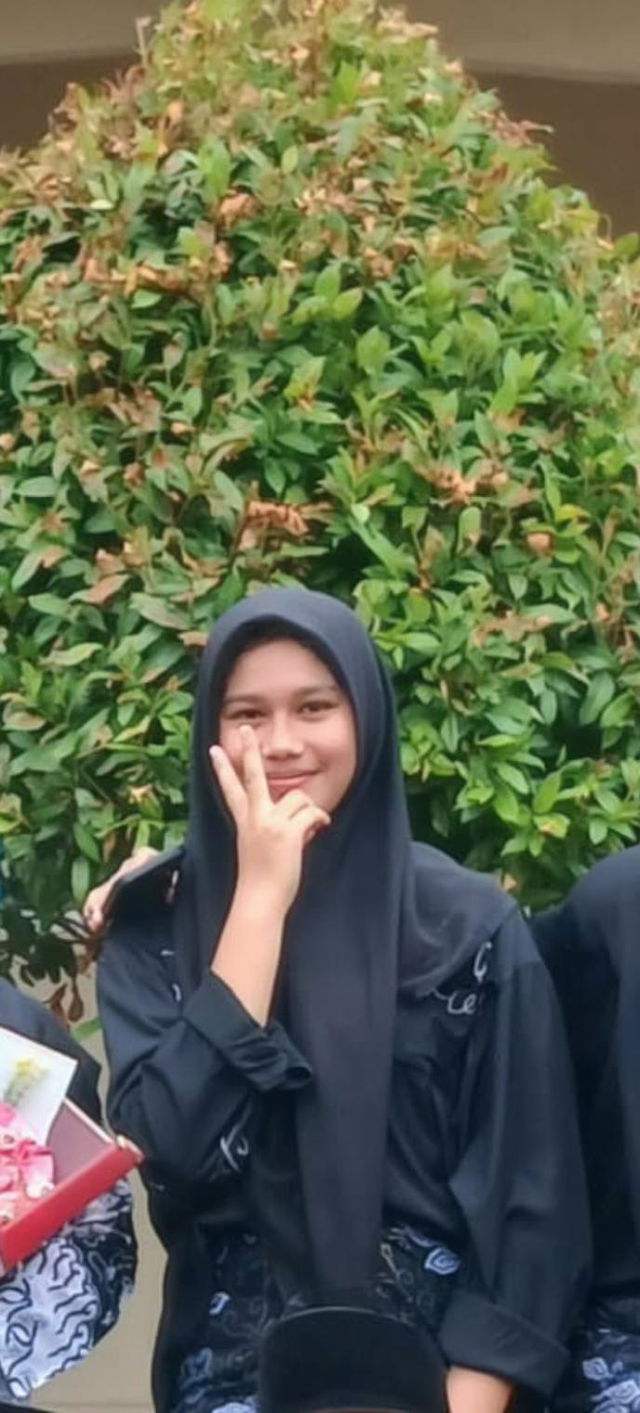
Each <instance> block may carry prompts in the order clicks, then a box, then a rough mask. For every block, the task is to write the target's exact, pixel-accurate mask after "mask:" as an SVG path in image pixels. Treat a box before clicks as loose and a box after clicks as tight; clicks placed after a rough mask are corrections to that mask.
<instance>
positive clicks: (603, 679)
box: [578, 672, 616, 726]
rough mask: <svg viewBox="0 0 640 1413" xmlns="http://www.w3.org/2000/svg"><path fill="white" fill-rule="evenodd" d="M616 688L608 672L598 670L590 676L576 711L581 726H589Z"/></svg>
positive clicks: (607, 702) (600, 713) (602, 709)
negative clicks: (583, 696)
mask: <svg viewBox="0 0 640 1413" xmlns="http://www.w3.org/2000/svg"><path fill="white" fill-rule="evenodd" d="M615 690H616V684H615V682H614V680H613V678H612V677H611V676H610V674H609V673H608V672H598V673H596V675H595V677H592V679H591V681H590V683H589V686H588V688H587V692H586V696H585V698H584V701H583V703H582V706H581V707H580V711H579V713H578V720H579V722H580V724H581V726H590V725H591V723H592V722H594V721H597V720H598V717H599V716H601V715H602V713H603V711H604V709H605V707H606V706H608V704H609V702H610V701H611V698H612V696H613V694H614V692H615Z"/></svg>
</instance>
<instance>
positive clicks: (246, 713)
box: [227, 707, 262, 726]
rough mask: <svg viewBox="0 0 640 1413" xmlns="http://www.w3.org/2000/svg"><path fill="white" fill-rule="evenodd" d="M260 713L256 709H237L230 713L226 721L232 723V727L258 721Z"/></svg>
mask: <svg viewBox="0 0 640 1413" xmlns="http://www.w3.org/2000/svg"><path fill="white" fill-rule="evenodd" d="M261 717H262V712H261V711H258V708H257V707H238V708H236V710H235V711H230V712H229V714H228V717H227V720H228V721H233V723H234V725H235V726H237V725H238V724H240V725H241V724H242V722H243V721H248V722H252V721H260V719H261Z"/></svg>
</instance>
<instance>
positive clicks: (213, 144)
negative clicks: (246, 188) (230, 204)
mask: <svg viewBox="0 0 640 1413" xmlns="http://www.w3.org/2000/svg"><path fill="white" fill-rule="evenodd" d="M196 155H197V162H198V168H199V171H200V175H201V177H202V182H203V186H204V188H205V191H206V193H207V195H208V196H209V197H210V198H212V199H213V200H220V199H221V198H222V197H223V196H226V193H227V191H228V189H229V182H230V180H231V157H230V156H229V152H228V149H227V148H226V147H225V144H224V142H221V141H220V140H219V139H218V138H207V139H206V141H205V142H203V143H202V146H201V147H200V148H199V149H198V152H197V154H196Z"/></svg>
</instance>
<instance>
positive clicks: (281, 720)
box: [262, 714, 303, 756]
mask: <svg viewBox="0 0 640 1413" xmlns="http://www.w3.org/2000/svg"><path fill="white" fill-rule="evenodd" d="M262 750H263V754H264V755H265V756H274V755H286V756H292V755H300V754H301V752H302V750H303V746H302V744H301V742H300V740H299V736H298V732H297V730H296V724H295V722H294V721H292V720H291V717H289V716H286V715H284V714H283V715H282V716H280V715H278V716H273V717H272V718H271V720H270V721H269V722H268V723H267V726H266V730H263V732H262Z"/></svg>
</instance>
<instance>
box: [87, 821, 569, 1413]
mask: <svg viewBox="0 0 640 1413" xmlns="http://www.w3.org/2000/svg"><path fill="white" fill-rule="evenodd" d="M424 864H425V867H428V868H429V869H430V871H431V873H432V877H433V892H434V894H437V893H438V891H439V887H440V882H441V880H442V878H443V877H444V876H445V875H447V876H448V882H449V884H450V885H451V887H450V897H451V898H452V899H453V898H454V897H455V899H456V906H457V908H458V909H462V907H463V900H464V897H465V890H466V887H467V882H468V879H469V877H470V876H469V874H468V872H467V871H466V870H465V869H462V868H460V867H459V866H458V865H456V864H454V863H453V862H452V861H451V860H449V859H447V858H446V857H445V856H444V855H441V854H439V853H437V852H436V851H435V850H431V849H426V848H425V850H424ZM473 883H474V889H473V894H472V896H473V898H474V903H475V902H477V892H476V889H477V886H478V880H477V879H476V878H474V880H473ZM453 885H455V887H454V886H453ZM486 890H487V895H486V902H485V909H484V913H485V918H486V921H485V922H484V926H483V918H482V915H480V914H478V913H476V919H475V921H476V926H477V929H478V944H479V945H478V948H477V951H476V953H475V955H474V957H473V958H472V959H471V960H470V963H469V964H468V965H467V966H466V967H464V968H463V969H462V970H461V971H458V972H457V973H456V974H455V975H454V976H452V977H450V978H449V981H448V982H446V983H443V984H441V986H440V987H438V988H436V989H434V991H432V992H431V993H429V994H428V995H425V996H423V997H421V998H419V999H416V1000H415V1001H413V1002H412V1003H411V1004H405V1005H403V1006H402V1007H401V1009H400V1011H399V1014H398V1023H397V1028H396V1038H395V1058H394V1067H393V1089H392V1098H391V1103H390V1111H389V1134H388V1152H389V1163H388V1165H387V1172H386V1178H385V1193H384V1204H385V1205H384V1231H385V1232H386V1233H387V1234H388V1231H389V1228H390V1227H393V1226H394V1225H397V1224H398V1222H404V1223H406V1224H407V1225H408V1226H409V1227H416V1226H417V1227H418V1229H419V1230H420V1231H421V1232H422V1233H424V1234H425V1244H427V1242H428V1238H431V1240H432V1244H434V1245H435V1244H437V1243H440V1244H441V1245H442V1247H443V1248H444V1249H445V1250H447V1251H449V1252H453V1253H455V1255H456V1256H457V1257H458V1258H459V1259H460V1262H461V1265H460V1271H459V1273H458V1276H457V1279H456V1283H455V1285H456V1288H455V1290H454V1291H452V1292H451V1295H450V1298H449V1299H448V1301H447V1307H446V1310H445V1311H444V1312H441V1314H442V1317H441V1319H439V1320H438V1324H437V1326H435V1328H436V1330H437V1332H438V1335H439V1342H440V1345H441V1348H442V1349H443V1352H444V1354H445V1356H446V1358H447V1359H448V1360H449V1361H450V1362H451V1363H454V1362H456V1363H462V1364H466V1365H469V1366H470V1367H474V1368H475V1367H477V1368H479V1369H486V1370H488V1371H489V1372H494V1373H496V1374H501V1375H502V1376H503V1377H505V1378H510V1379H513V1380H514V1382H521V1383H523V1384H526V1385H529V1386H531V1387H533V1388H537V1389H540V1390H541V1391H542V1392H544V1393H547V1392H548V1391H550V1390H551V1389H552V1388H553V1385H554V1384H555V1382H556V1379H557V1378H558V1376H559V1374H560V1371H561V1369H562V1365H563V1360H564V1351H563V1348H562V1343H563V1341H564V1339H565V1337H566V1335H567V1333H568V1330H569V1327H570V1325H571V1324H572V1322H573V1320H574V1318H575V1316H576V1314H577V1311H578V1308H579V1306H580V1304H581V1302H582V1299H583V1298H584V1295H585V1293H586V1280H587V1246H588V1226H587V1214H586V1204H585V1202H584V1200H583V1176H582V1169H581V1163H580V1157H579V1153H578V1145H577V1136H576V1132H575V1123H574V1116H573V1107H572V1098H571V1091H570V1084H569V1079H568V1074H567V1068H568V1061H567V1057H566V1054H565V1047H564V1043H563V1037H562V1033H561V1029H560V1024H559V1019H558V1014H557V1006H556V1002H555V997H554V995H553V990H552V987H551V984H550V982H549V979H548V976H547V973H546V970H545V968H544V967H543V965H542V963H541V962H540V960H539V958H538V956H537V953H536V951H535V949H534V947H533V944H532V942H531V939H530V937H529V934H528V932H527V929H526V927H525V926H524V924H523V923H522V921H521V918H520V916H519V914H518V912H517V910H516V909H515V907H514V906H513V905H512V904H511V903H510V902H509V900H508V899H506V898H504V897H503V896H502V895H500V894H499V893H498V891H497V890H496V889H495V887H494V885H493V884H492V883H491V881H489V880H486ZM497 901H499V909H498V910H496V903H497ZM501 915H502V916H501ZM171 922H172V910H171V909H170V908H169V907H165V906H162V905H160V906H159V908H158V912H157V915H156V917H155V919H153V920H151V919H150V923H149V927H148V929H147V930H146V932H145V935H144V936H140V935H139V934H137V935H136V934H132V933H130V932H123V933H122V934H121V935H118V934H117V933H115V934H114V936H112V938H111V940H110V942H109V944H108V946H107V947H106V949H105V951H104V953H103V956H102V958H101V961H100V966H99V997H100V1009H101V1014H102V1017H103V1023H104V1027H105V1037H106V1042H107V1048H108V1051H109V1058H110V1064H111V1073H112V1086H111V1096H110V1116H111V1119H112V1122H113V1123H114V1124H115V1125H116V1126H117V1127H118V1129H119V1130H120V1131H122V1132H124V1133H126V1134H128V1135H129V1136H130V1137H132V1138H133V1139H134V1140H135V1141H136V1142H137V1143H139V1144H140V1146H141V1147H142V1148H143V1149H144V1151H145V1152H146V1153H147V1154H149V1155H150V1157H151V1160H152V1161H151V1162H149V1164H148V1165H147V1181H148V1185H149V1188H150V1195H151V1212H152V1217H153V1219H154V1223H155V1225H156V1229H157V1230H158V1232H159V1235H160V1237H161V1239H162V1240H163V1242H164V1244H165V1246H166V1248H167V1251H168V1253H169V1262H168V1271H167V1278H166V1284H165V1307H164V1313H163V1318H162V1323H161V1328H160V1337H159V1343H158V1348H157V1354H156V1368H155V1381H154V1383H155V1391H156V1399H157V1405H158V1407H159V1409H160V1410H162V1413H164V1410H172V1409H173V1408H174V1407H175V1406H176V1396H175V1378H176V1375H177V1372H178V1370H179V1369H180V1367H181V1366H182V1364H183V1362H184V1361H185V1359H186V1358H187V1356H188V1353H189V1349H190V1348H197V1347H199V1346H200V1345H202V1346H204V1344H205V1343H206V1340H205V1338H204V1335H202V1334H201V1331H202V1329H203V1327H204V1326H206V1320H207V1310H208V1309H209V1308H210V1306H211V1303H212V1300H213V1299H214V1297H215V1294H216V1291H220V1290H221V1289H222V1290H224V1291H226V1292H227V1293H228V1292H229V1290H230V1289H233V1282H234V1279H235V1280H237V1281H238V1282H239V1283H240V1284H241V1283H242V1274H241V1272H242V1267H243V1264H245V1263H246V1249H245V1251H244V1252H243V1244H244V1243H246V1242H247V1241H248V1242H249V1248H250V1249H254V1246H255V1237H253V1238H252V1236H251V1232H252V1231H254V1232H255V1230H256V1224H255V1221H254V1222H252V1220H251V1212H250V1208H249V1204H248V1201H247V1183H246V1176H247V1174H248V1172H249V1170H250V1165H251V1161H252V1152H253V1149H254V1145H255V1144H256V1143H259V1141H260V1133H261V1130H263V1129H264V1125H265V1124H266V1123H268V1122H269V1121H270V1120H271V1118H272V1116H273V1114H274V1111H276V1113H277V1109H278V1106H280V1105H284V1106H285V1107H286V1106H287V1105H288V1103H289V1101H290V1100H291V1099H294V1097H295V1095H296V1093H298V1092H299V1091H300V1089H301V1088H302V1087H303V1086H305V1084H307V1083H309V1082H310V1081H309V1067H308V1065H307V1064H306V1062H305V1060H304V1059H303V1057H302V1056H301V1055H300V1054H299V1052H298V1051H297V1050H296V1048H295V1047H294V1046H293V1044H292V1042H291V1040H290V1039H289V1037H288V1035H287V1034H286V1032H285V1030H284V1029H283V1028H282V1026H281V1025H280V1024H279V1023H278V1022H272V1023H271V1024H270V1025H269V1026H268V1027H267V1028H266V1029H264V1030H263V1029H262V1028H261V1027H260V1026H258V1025H257V1024H256V1023H255V1022H254V1021H253V1020H252V1018H251V1017H250V1016H249V1015H248V1014H247V1012H246V1011H245V1010H244V1008H243V1007H242V1006H241V1005H240V1003H239V1002H238V1001H237V1000H236V998H235V997H234V996H233V994H232V992H231V991H229V989H228V988H227V987H226V986H225V985H224V983H223V982H222V981H220V980H219V979H218V978H216V977H214V976H212V975H211V974H210V973H209V972H207V974H206V975H205V976H204V977H203V980H202V981H201V983H200V986H199V987H198V988H197V989H196V990H195V991H194V992H193V993H192V995H191V996H190V997H189V998H188V999H187V1000H186V1001H184V1002H183V1000H182V998H181V992H180V989H179V983H178V980H177V973H176V969H175V960H176V959H175V956H174V954H173V943H172V933H171ZM483 938H484V940H481V939H483ZM289 1195H290V1197H291V1200H294V1201H295V1200H296V1194H295V1187H294V1184H293V1183H292V1186H291V1188H290V1189H289ZM383 1241H384V1237H383ZM230 1248H232V1249H231V1250H230ZM222 1256H224V1257H225V1259H226V1261H227V1263H228V1262H229V1259H231V1270H229V1268H228V1266H227V1268H226V1269H225V1276H224V1283H223V1285H222V1286H221V1285H220V1279H219V1278H216V1276H215V1275H214V1272H215V1271H216V1269H217V1268H218V1267H219V1262H220V1260H221V1259H222ZM234 1272H235V1276H234ZM375 1287H376V1291H378V1290H379V1280H376V1282H375ZM303 1296H304V1292H303ZM262 1297H263V1291H262V1290H261V1289H260V1278H259V1277H256V1279H255V1280H253V1281H252V1282H251V1283H250V1289H249V1291H248V1292H247V1294H246V1299H247V1300H248V1302H249V1305H250V1308H251V1310H252V1311H255V1315H254V1343H255V1342H257V1337H258V1332H259V1328H260V1326H261V1321H262V1310H261V1299H262ZM272 1308H273V1307H272ZM214 1335H215V1328H214V1330H213V1334H212V1335H211V1338H213V1336H214ZM240 1336H241V1338H240V1339H239V1340H238V1343H237V1345H235V1346H234V1347H233V1349H232V1351H231V1362H232V1364H233V1366H234V1367H233V1370H232V1371H231V1373H229V1370H228V1369H227V1367H226V1366H225V1368H224V1371H223V1372H224V1379H227V1377H228V1379H229V1383H228V1384H227V1383H225V1382H224V1380H222V1382H220V1379H221V1375H220V1372H219V1373H218V1379H219V1382H218V1385H216V1386H217V1387H219V1394H220V1396H219V1402H220V1403H222V1404H224V1402H225V1401H226V1399H232V1400H234V1401H236V1400H239V1399H240V1398H241V1397H243V1396H247V1395H249V1394H251V1393H252V1392H253V1389H254V1383H253V1379H254V1377H255V1349H254V1350H253V1351H251V1350H248V1349H247V1343H248V1339H249V1332H248V1331H247V1330H246V1329H243V1330H241V1331H240ZM235 1373H237V1380H236V1381H235V1382H234V1375H235ZM211 1406H214V1405H211ZM204 1407H205V1405H204V1404H203V1408H204ZM194 1413H200V1406H199V1405H196V1406H195V1407H194Z"/></svg>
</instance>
